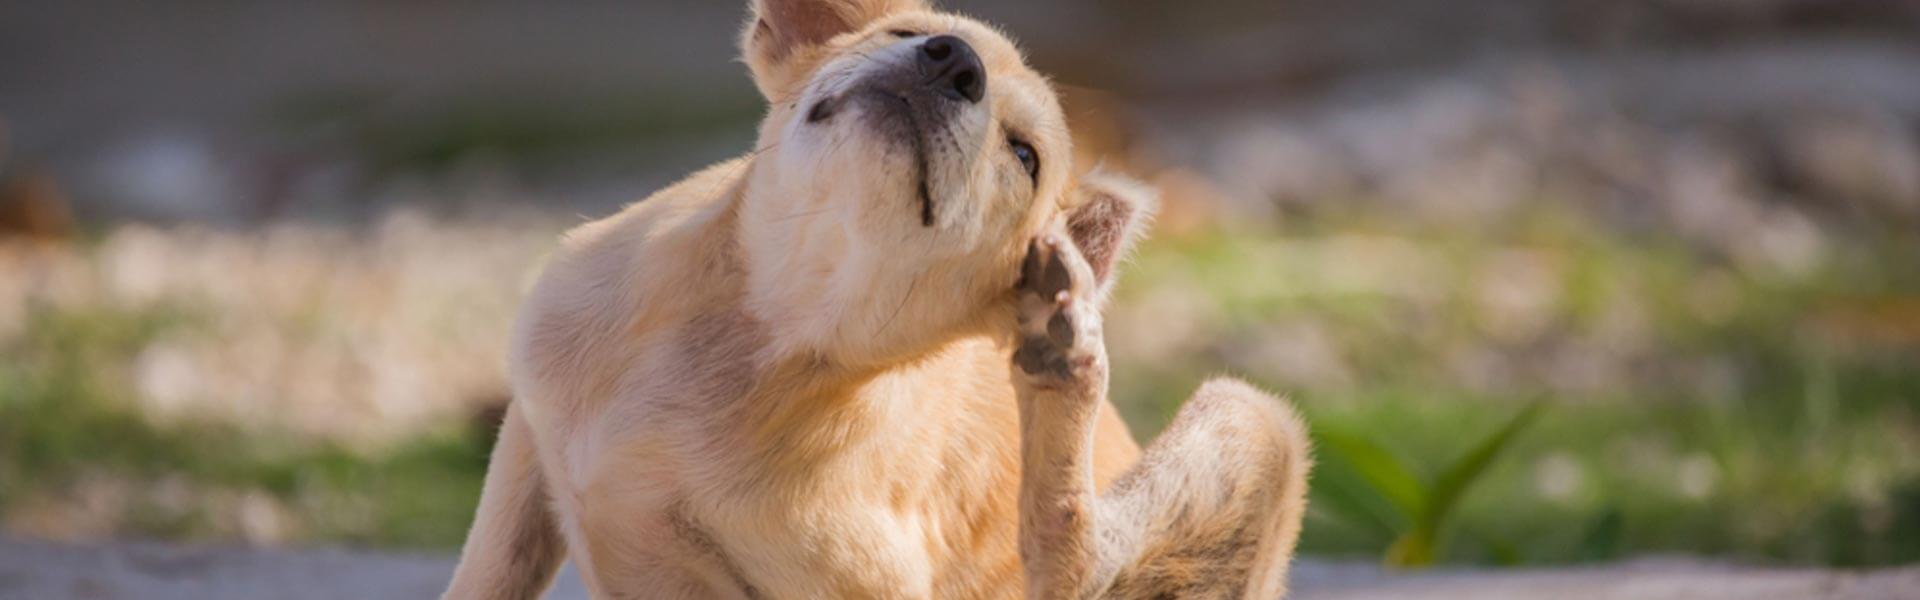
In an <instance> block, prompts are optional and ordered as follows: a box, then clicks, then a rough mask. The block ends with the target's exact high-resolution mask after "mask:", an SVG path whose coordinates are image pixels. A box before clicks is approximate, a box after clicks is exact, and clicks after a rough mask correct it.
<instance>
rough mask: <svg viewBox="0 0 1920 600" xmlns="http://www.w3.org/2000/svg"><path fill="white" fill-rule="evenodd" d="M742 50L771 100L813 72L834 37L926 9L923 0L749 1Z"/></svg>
mask: <svg viewBox="0 0 1920 600" xmlns="http://www.w3.org/2000/svg"><path fill="white" fill-rule="evenodd" d="M750 3H751V10H750V12H751V14H750V15H749V16H750V18H749V19H748V21H747V28H746V30H745V31H742V32H741V33H740V51H741V53H742V54H744V55H745V58H746V61H747V68H748V69H751V70H752V71H753V83H754V85H756V86H759V87H760V93H761V94H762V95H764V96H766V97H767V99H768V100H777V99H778V98H782V97H785V96H786V94H787V93H788V92H789V91H790V90H792V89H794V85H795V84H797V83H799V82H800V79H801V77H802V76H804V75H806V74H807V73H809V72H812V70H813V68H814V67H816V66H818V64H817V63H818V62H819V59H820V56H819V53H818V52H817V50H818V49H819V48H820V46H823V45H825V44H826V43H827V40H831V39H833V38H834V36H837V35H840V34H842V33H847V32H850V31H857V30H860V29H862V28H864V27H866V26H867V24H868V23H872V22H873V21H874V20H876V19H879V18H880V17H884V16H887V15H889V14H893V13H895V12H899V11H903V10H911V9H924V8H926V4H924V3H923V2H922V0H750Z"/></svg>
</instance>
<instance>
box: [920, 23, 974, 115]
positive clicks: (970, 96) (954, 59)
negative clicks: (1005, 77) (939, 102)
mask: <svg viewBox="0 0 1920 600" xmlns="http://www.w3.org/2000/svg"><path fill="white" fill-rule="evenodd" d="M920 68H921V72H923V73H926V74H927V75H928V78H927V86H928V87H931V88H932V89H933V91H935V92H938V93H940V94H943V95H945V96H946V97H948V98H952V99H955V100H961V99H964V100H966V101H968V102H979V101H980V98H981V97H982V96H985V95H986V93H987V70H986V69H985V68H983V67H981V66H980V55H978V54H974V53H973V46H969V45H967V41H966V40H963V39H960V38H957V37H954V36H951V35H941V36H934V37H932V38H929V39H928V40H927V41H925V42H922V43H921V44H920Z"/></svg>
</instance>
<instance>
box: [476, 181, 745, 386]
mask: <svg viewBox="0 0 1920 600" xmlns="http://www.w3.org/2000/svg"><path fill="white" fill-rule="evenodd" d="M745 161H746V159H735V160H731V161H726V162H722V163H719V164H716V165H714V166H711V167H708V168H706V169H704V170H702V171H699V172H697V173H694V174H693V175H690V176H688V177H687V178H685V179H682V180H681V181H679V182H678V183H675V184H673V185H671V186H668V187H667V188H665V189H662V190H660V191H658V192H656V193H654V194H653V195H651V196H649V197H647V198H646V199H645V200H642V201H640V202H637V203H634V204H632V205H630V206H628V207H626V208H625V209H623V210H621V211H620V212H619V213H617V214H614V215H613V216H610V217H607V218H604V219H600V220H597V221H593V222H591V223H587V224H584V225H581V226H578V227H575V228H574V229H572V230H570V231H568V232H567V233H566V234H564V235H563V236H562V239H561V242H560V245H559V247H558V248H557V249H556V250H555V251H554V253H553V255H552V256H551V257H550V258H549V259H548V261H547V264H546V266H545V267H544V268H543V270H542V272H541V274H540V277H539V279H538V281H537V282H536V283H535V284H534V286H533V288H532V289H531V290H530V291H529V292H528V295H527V301H526V302H525V303H524V304H523V305H522V307H521V310H520V316H519V319H518V321H517V323H516V326H515V331H514V336H513V341H512V344H511V348H510V357H509V363H510V364H511V368H512V370H513V378H514V380H515V385H516V388H524V386H526V385H529V384H534V385H537V384H539V383H540V382H542V381H546V382H555V383H564V382H582V383H584V382H588V381H591V380H592V379H593V378H595V377H599V376H607V375H610V373H607V372H606V371H607V370H608V369H609V368H610V367H611V366H612V365H611V364H610V361H616V360H621V359H622V358H623V355H626V354H631V353H633V352H637V351H641V349H643V348H644V346H646V345H647V344H648V339H647V338H648V337H649V336H652V335H655V334H657V333H658V330H660V329H661V328H662V327H661V326H662V325H663V324H669V323H674V322H677V321H679V320H683V319H682V318H683V317H685V316H687V315H689V314H691V312H692V311H697V310H699V309H700V308H701V307H703V306H708V305H711V304H712V303H713V302H715V301H717V300H718V299H721V298H724V297H727V296H729V295H737V294H738V293H739V292H738V286H739V285H740V284H739V280H740V279H741V273H740V270H741V267H740V265H739V261H738V259H737V257H736V256H734V254H735V248H734V244H735V243H736V239H737V238H736V235H735V224H734V222H735V220H736V218H735V214H734V213H735V210H736V204H737V199H738V197H739V187H740V179H741V177H742V176H743V175H744V173H745V171H746V167H747V164H746V162H745ZM596 371H597V372H598V373H596ZM532 391H536V390H526V389H516V393H517V394H519V395H523V396H525V395H529V394H526V392H532ZM531 395H535V396H538V395H544V394H537V393H536V394H531Z"/></svg>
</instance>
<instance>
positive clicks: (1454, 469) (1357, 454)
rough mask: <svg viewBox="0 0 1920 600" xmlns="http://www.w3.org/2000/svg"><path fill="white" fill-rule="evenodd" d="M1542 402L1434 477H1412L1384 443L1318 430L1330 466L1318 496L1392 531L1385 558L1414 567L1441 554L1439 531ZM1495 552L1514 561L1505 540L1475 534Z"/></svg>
mask: <svg viewBox="0 0 1920 600" xmlns="http://www.w3.org/2000/svg"><path fill="white" fill-rule="evenodd" d="M1544 406H1545V405H1544V404H1542V403H1539V402H1535V403H1533V404H1531V405H1528V406H1527V407H1526V408H1525V409H1522V410H1521V411H1520V413H1519V414H1518V415H1515V416H1514V417H1513V418H1512V419H1511V420H1509V421H1507V423H1506V424H1505V425H1503V426H1501V427H1500V428H1499V429H1496V430H1494V431H1493V432H1492V433H1491V434H1490V435H1488V436H1487V437H1486V438H1485V439H1482V440H1481V441H1480V442H1479V443H1478V444H1476V445H1474V447H1473V448H1472V449H1471V450H1469V451H1468V452H1467V453H1466V454H1464V455H1462V456H1461V457H1460V458H1459V459H1457V460H1455V461H1453V462H1452V463H1451V464H1449V465H1448V466H1447V467H1446V468H1445V469H1444V470H1442V471H1441V472H1440V474H1439V476H1438V477H1436V478H1434V480H1433V481H1432V482H1431V483H1426V482H1423V481H1421V480H1420V478H1419V477H1417V476H1415V475H1414V473H1413V470H1412V469H1411V468H1410V467H1409V466H1408V465H1407V463H1406V462H1405V461H1403V460H1401V459H1400V458H1399V457H1397V456H1395V455H1394V454H1393V453H1392V452H1389V451H1388V450H1387V449H1386V448H1384V447H1382V446H1381V445H1379V444H1377V443H1374V442H1373V441H1372V440H1369V439H1367V438H1365V437H1361V436H1359V435H1355V434H1352V433H1348V432H1343V431H1337V430H1332V429H1325V428H1322V429H1320V430H1318V431H1315V433H1314V435H1315V437H1316V438H1317V441H1318V446H1319V455H1320V457H1321V461H1322V462H1323V463H1327V469H1328V470H1330V471H1333V472H1334V475H1333V476H1332V477H1330V478H1329V479H1332V481H1329V482H1327V483H1329V484H1330V485H1329V486H1328V487H1329V490H1328V491H1327V493H1324V494H1322V495H1321V498H1320V499H1319V502H1321V503H1323V504H1324V503H1331V504H1332V506H1330V507H1328V508H1330V509H1332V510H1334V511H1337V512H1339V513H1341V514H1343V515H1346V516H1347V517H1348V518H1350V519H1355V520H1359V521H1363V522H1365V523H1366V525H1368V526H1372V527H1374V528H1378V529H1381V530H1384V531H1386V532H1389V533H1391V535H1392V536H1393V541H1392V542H1391V543H1390V544H1388V546H1387V550H1386V556H1385V557H1384V559H1383V562H1385V563H1386V564H1387V566H1390V567H1400V568H1418V567H1425V566H1428V565H1431V564H1433V563H1434V562H1436V561H1438V560H1439V559H1440V558H1441V554H1442V552H1443V550H1442V549H1443V547H1444V546H1443V544H1442V543H1441V542H1442V541H1443V539H1442V536H1444V535H1445V534H1446V532H1447V530H1448V526H1449V524H1450V522H1451V521H1452V520H1453V518H1454V515H1455V513H1456V510H1455V508H1456V507H1458V506H1459V505H1460V499H1461V497H1462V496H1464V495H1466V493H1467V491H1468V490H1470V489H1471V488H1472V487H1473V486H1474V484H1475V483H1476V482H1478V481H1480V479H1481V476H1482V475H1483V474H1485V473H1486V472H1487V468H1488V467H1489V466H1491V465H1492V464H1493V463H1494V461H1495V459H1497V458H1499V456H1500V454H1501V453H1502V452H1503V451H1504V450H1505V449H1506V448H1507V446H1508V445H1510V444H1511V443H1512V441H1513V440H1514V438H1516V437H1518V436H1519V435H1520V433H1521V432H1522V431H1524V430H1526V429H1527V427H1528V426H1529V425H1530V424H1532V423H1533V422H1534V420H1535V419H1536V418H1537V417H1538V415H1539V414H1540V412H1541V410H1542V407H1544ZM1476 537H1477V538H1479V540H1480V542H1481V543H1482V544H1483V545H1485V546H1486V547H1487V548H1488V551H1489V552H1490V553H1491V554H1493V555H1494V556H1496V557H1506V558H1505V560H1508V561H1511V560H1516V558H1515V556H1516V553H1515V552H1514V551H1513V549H1512V548H1511V547H1510V546H1509V545H1508V544H1506V543H1504V542H1502V541H1500V540H1498V539H1494V538H1492V537H1490V536H1487V535H1484V534H1483V535H1477V536H1476Z"/></svg>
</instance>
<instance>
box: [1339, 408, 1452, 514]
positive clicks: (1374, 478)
mask: <svg viewBox="0 0 1920 600" xmlns="http://www.w3.org/2000/svg"><path fill="white" fill-rule="evenodd" d="M1318 433H1319V434H1320V435H1319V437H1320V450H1321V452H1322V453H1327V452H1331V453H1333V454H1336V455H1338V456H1337V457H1338V458H1339V459H1340V460H1341V461H1343V462H1345V463H1346V464H1348V465H1349V466H1352V467H1353V470H1354V472H1355V473H1358V474H1359V475H1360V477H1361V478H1362V479H1363V480H1365V481H1366V482H1367V485H1369V486H1371V487H1372V488H1373V490H1374V491H1375V492H1377V493H1379V494H1380V496H1381V497H1383V498H1386V499H1387V501H1388V502H1390V503H1392V504H1393V507H1394V508H1395V509H1397V510H1398V511H1399V512H1400V516H1402V517H1404V518H1405V519H1406V520H1408V521H1411V520H1413V519H1415V518H1417V517H1418V515H1420V514H1421V512H1422V511H1423V510H1424V507H1425V504H1426V500H1427V498H1426V496H1427V490H1426V486H1425V485H1422V484H1421V483H1420V480H1419V478H1416V477H1414V476H1413V472H1412V471H1410V470H1408V469H1407V466H1406V464H1405V463H1403V462H1401V461H1400V459H1399V458H1397V457H1395V456H1394V455H1393V454H1392V453H1391V452H1388V451H1387V449H1386V448H1382V447H1380V445H1379V444H1375V443H1373V442H1372V441H1371V440H1368V439H1366V438H1362V437H1360V436H1357V435H1351V434H1347V433H1344V432H1339V431H1330V430H1321V431H1319V432H1318Z"/></svg>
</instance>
